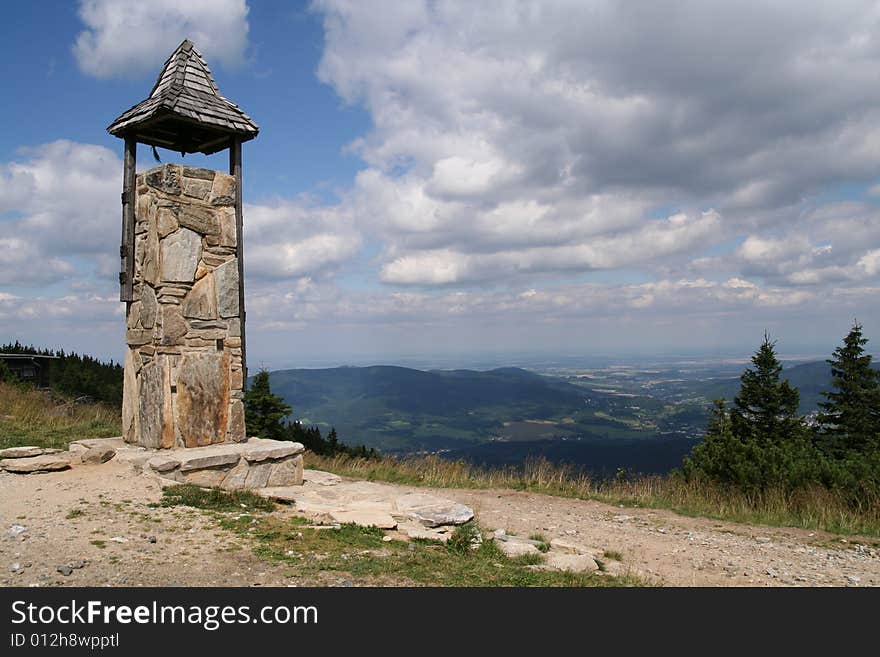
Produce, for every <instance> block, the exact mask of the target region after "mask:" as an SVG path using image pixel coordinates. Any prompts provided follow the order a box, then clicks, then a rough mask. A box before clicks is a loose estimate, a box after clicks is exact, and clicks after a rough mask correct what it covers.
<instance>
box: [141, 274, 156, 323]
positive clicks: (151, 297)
mask: <svg viewBox="0 0 880 657" xmlns="http://www.w3.org/2000/svg"><path fill="white" fill-rule="evenodd" d="M140 304H141V305H140V316H141V317H140V324H141V326H142V327H144V328H145V329H151V328H153V326H155V324H156V313H157V312H158V308H157V305H158V303H157V301H156V292H155V290H153V288H152V287H150V286H149V285H144V286H143V289H142V290H141V300H140Z"/></svg>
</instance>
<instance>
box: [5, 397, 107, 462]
mask: <svg viewBox="0 0 880 657" xmlns="http://www.w3.org/2000/svg"><path fill="white" fill-rule="evenodd" d="M121 433H122V419H121V412H120V409H118V408H111V407H109V406H107V405H105V404H73V403H72V402H71V401H70V400H69V399H66V398H63V397H59V396H57V395H56V394H55V393H48V392H45V391H41V390H35V389H34V388H30V387H27V386H16V385H9V384H7V383H0V449H2V448H6V447H21V446H26V445H37V446H39V447H54V448H58V449H67V446H68V445H69V444H70V442H71V441H73V440H80V439H83V438H111V437H113V436H119V435H120V434H121Z"/></svg>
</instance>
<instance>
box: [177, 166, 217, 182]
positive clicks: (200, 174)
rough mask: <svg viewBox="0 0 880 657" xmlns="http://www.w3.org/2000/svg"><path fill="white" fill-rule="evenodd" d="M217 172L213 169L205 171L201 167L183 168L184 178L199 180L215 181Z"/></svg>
mask: <svg viewBox="0 0 880 657" xmlns="http://www.w3.org/2000/svg"><path fill="white" fill-rule="evenodd" d="M215 175H217V172H216V171H214V170H213V169H203V168H201V167H183V177H184V178H196V179H198V180H214V176H215Z"/></svg>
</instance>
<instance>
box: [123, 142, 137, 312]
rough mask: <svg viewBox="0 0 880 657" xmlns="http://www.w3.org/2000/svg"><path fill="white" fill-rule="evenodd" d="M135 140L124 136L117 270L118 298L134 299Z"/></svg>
mask: <svg viewBox="0 0 880 657" xmlns="http://www.w3.org/2000/svg"><path fill="white" fill-rule="evenodd" d="M136 160H137V140H136V139H135V138H134V137H126V138H125V156H124V160H123V168H122V246H121V247H120V249H119V255H120V257H121V258H122V266H121V269H120V271H119V300H120V301H128V302H131V301H133V300H134V197H135V187H136V183H135V175H136V174H135V164H136Z"/></svg>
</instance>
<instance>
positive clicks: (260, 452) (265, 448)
mask: <svg viewBox="0 0 880 657" xmlns="http://www.w3.org/2000/svg"><path fill="white" fill-rule="evenodd" d="M304 451H305V447H303V445H302V443H294V442H289V441H286V440H267V439H263V438H251V439H250V440H248V441H247V443H246V444H245V448H244V453H243V456H244V458H245V459H247V461H248V462H249V463H259V462H260V461H265V460H267V459H281V458H285V457H288V456H294V455H296V454H302V453H303V452H304Z"/></svg>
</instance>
